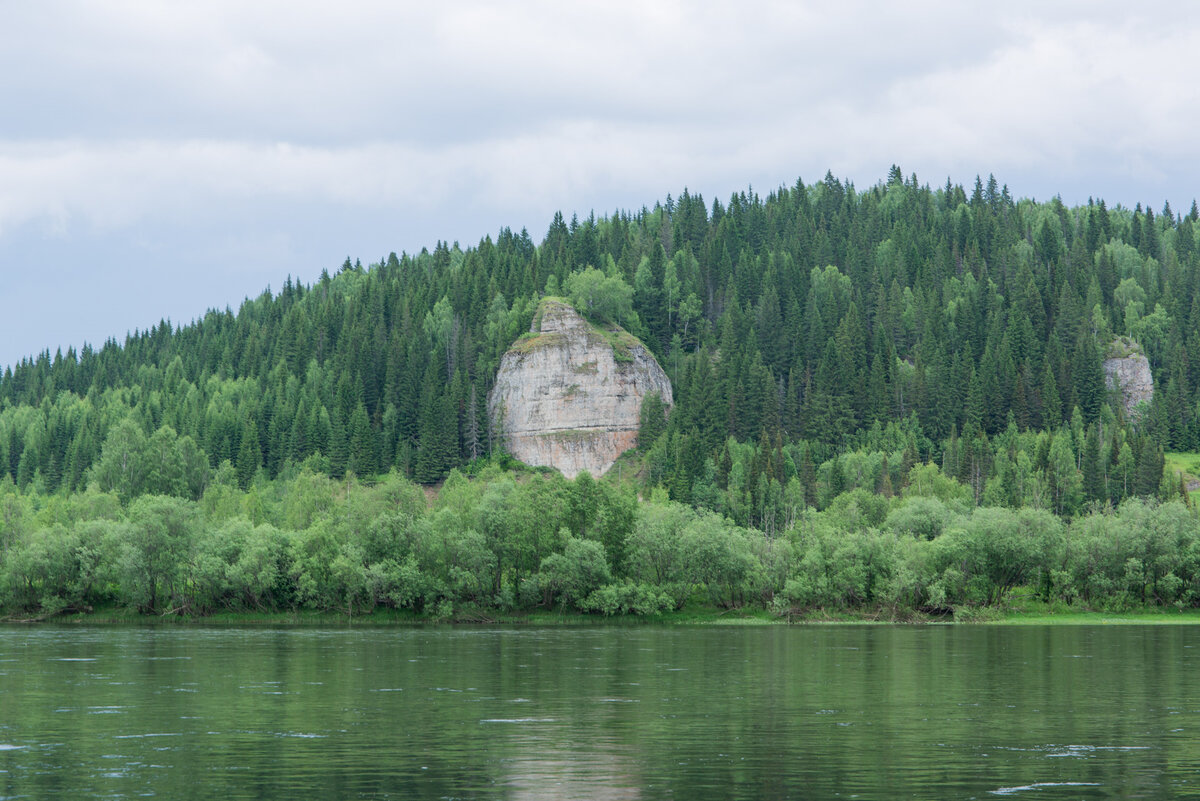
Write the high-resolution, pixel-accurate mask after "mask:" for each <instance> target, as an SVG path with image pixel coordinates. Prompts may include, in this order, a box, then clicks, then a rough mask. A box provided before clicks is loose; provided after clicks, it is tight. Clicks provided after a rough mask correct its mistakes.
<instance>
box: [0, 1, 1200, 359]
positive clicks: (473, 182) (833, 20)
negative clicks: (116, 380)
mask: <svg viewBox="0 0 1200 801" xmlns="http://www.w3.org/2000/svg"><path fill="white" fill-rule="evenodd" d="M443 5H444V6H445V7H444V8H443V7H441V6H436V7H435V6H434V5H433V4H416V3H411V4H405V3H400V4H397V3H390V2H362V3H350V4H348V5H346V6H345V9H346V10H345V11H340V12H336V13H335V12H332V11H330V10H329V7H328V5H327V4H317V3H305V2H286V3H285V2H262V3H236V2H219V1H215V0H214V1H213V2H191V3H188V2H184V3H170V4H147V3H142V2H134V1H133V0H128V2H111V3H104V4H94V3H86V2H58V3H54V2H50V3H39V4H17V5H15V6H13V7H12V8H7V9H6V14H5V16H6V19H5V25H4V26H3V28H0V102H2V103H3V104H4V107H5V108H6V109H9V110H11V112H12V113H8V114H6V117H5V121H4V123H3V125H2V126H0V273H3V275H4V276H5V277H6V278H9V277H12V276H16V275H18V274H19V275H20V276H21V278H20V286H21V287H22V291H24V292H27V293H31V294H32V295H33V296H35V297H36V296H38V295H39V294H40V293H49V292H51V291H53V292H54V293H55V295H56V297H57V298H58V299H59V305H60V306H61V308H62V311H61V312H59V311H55V312H53V313H45V312H43V311H40V310H36V309H35V310H32V311H29V310H26V309H25V308H22V307H20V306H18V307H15V308H10V309H9V310H8V311H7V312H6V313H5V314H4V315H3V316H2V317H0V364H3V363H7V362H11V361H13V360H15V359H18V358H20V357H21V356H22V355H25V354H27V353H30V352H33V351H36V350H40V349H41V348H42V347H44V346H49V347H51V348H53V347H55V346H56V345H57V344H60V343H61V344H63V345H64V346H65V345H66V344H68V343H75V344H78V343H79V342H81V341H82V340H83V339H85V338H87V339H90V340H92V341H97V340H103V338H105V337H106V336H108V335H110V334H121V333H123V332H124V331H125V330H126V329H128V328H131V327H135V326H145V325H147V324H150V323H153V322H155V321H156V320H157V319H158V317H159V316H160V315H165V314H170V315H172V316H174V317H176V318H177V319H183V320H185V321H186V320H187V319H190V317H192V316H194V315H196V314H199V313H201V312H202V311H203V310H204V308H205V307H206V306H208V305H214V304H216V305H223V303H225V302H230V303H235V304H236V302H237V301H238V299H239V298H240V297H241V296H243V295H245V294H247V293H251V294H252V293H255V292H257V291H258V290H259V289H261V288H262V287H263V286H265V285H266V284H267V283H271V284H274V285H275V286H278V284H279V283H280V281H281V279H282V277H283V276H284V275H286V274H288V273H289V272H290V273H292V274H294V275H299V276H300V277H302V278H304V279H306V280H311V279H312V278H315V277H316V275H317V274H318V273H319V271H320V270H321V269H322V268H325V267H330V268H332V267H336V265H337V263H339V262H340V260H341V258H342V257H344V256H345V255H346V254H347V253H350V254H351V255H355V256H362V258H363V259H364V260H369V259H375V258H378V257H379V256H381V255H383V254H385V253H386V252H387V251H388V250H391V249H395V250H401V249H408V250H418V249H420V247H421V246H423V245H431V244H432V243H433V242H434V241H435V240H436V239H460V240H462V241H463V242H464V243H470V242H473V241H475V240H477V239H478V238H480V237H481V236H483V235H484V234H486V233H489V232H491V233H494V232H495V230H496V229H497V228H498V227H499V226H501V225H510V226H512V227H514V228H520V227H522V226H527V227H528V228H529V229H530V231H531V232H532V233H533V235H534V236H535V237H537V236H540V234H541V232H543V231H544V230H545V226H546V224H547V223H548V221H549V218H550V215H551V214H552V213H553V212H554V211H555V210H556V209H562V210H564V211H565V212H567V213H568V214H570V213H571V212H572V211H579V212H580V213H582V214H586V213H587V212H588V211H589V210H592V209H596V210H597V211H600V212H602V213H603V212H606V211H611V210H613V209H615V208H618V207H621V208H630V207H632V208H638V207H640V206H641V205H643V204H644V203H651V202H653V201H654V199H656V198H661V197H664V196H665V194H666V193H667V192H677V191H678V190H679V189H681V188H682V187H683V186H684V185H687V186H688V187H689V188H691V189H692V191H697V192H703V193H704V194H705V196H706V197H708V198H709V199H711V198H712V196H713V195H719V196H722V197H725V196H727V195H728V193H729V192H731V191H735V190H737V189H739V188H744V187H745V186H746V185H747V184H749V183H752V184H754V185H755V187H756V188H759V189H763V190H765V189H770V188H773V187H774V186H777V185H779V184H782V183H791V182H793V181H794V180H795V179H796V177H797V176H803V177H804V178H805V179H806V180H810V181H811V180H818V179H820V177H821V176H823V175H824V173H825V171H826V169H832V170H833V171H834V172H835V173H836V174H839V175H842V176H845V177H848V178H851V179H852V180H854V181H856V182H857V183H859V184H860V185H864V184H868V183H871V182H874V181H876V180H878V179H880V178H881V177H883V175H884V174H885V173H886V170H887V168H888V166H889V165H890V164H891V163H892V162H898V163H899V164H900V165H901V166H902V167H903V168H904V169H905V171H906V172H911V171H916V172H917V173H918V175H919V176H920V177H921V178H922V179H923V180H928V181H930V182H931V183H934V184H940V183H942V182H943V181H944V180H945V179H946V177H947V176H950V177H951V178H952V179H953V180H955V181H957V182H962V183H970V182H972V181H973V180H974V176H975V175H976V174H977V173H981V174H984V175H986V174H987V173H989V172H992V173H995V174H996V176H997V177H998V178H999V179H1000V180H1002V181H1004V182H1006V183H1008V184H1009V186H1010V187H1011V188H1012V191H1013V192H1014V193H1015V194H1017V195H1032V196H1038V197H1041V198H1046V197H1049V196H1050V195H1052V194H1055V193H1062V194H1063V196H1064V198H1065V199H1066V200H1067V201H1068V202H1081V201H1083V200H1084V199H1086V197H1087V196H1089V195H1096V196H1103V197H1105V198H1106V199H1108V200H1109V202H1110V203H1115V202H1123V203H1125V204H1127V205H1132V204H1133V203H1134V202H1137V201H1142V202H1147V203H1151V204H1153V205H1154V206H1155V207H1156V208H1158V207H1159V206H1160V205H1161V203H1162V201H1163V200H1165V199H1170V200H1171V202H1172V203H1173V204H1174V205H1175V206H1176V207H1177V208H1186V206H1187V204H1189V203H1190V201H1191V198H1192V197H1193V195H1195V194H1196V191H1195V188H1194V187H1195V186H1196V184H1197V178H1198V177H1200V175H1198V173H1200V166H1197V165H1196V164H1195V162H1194V160H1193V159H1190V158H1189V157H1188V155H1187V154H1188V150H1189V148H1188V146H1189V144H1190V142H1191V139H1192V131H1194V130H1195V129H1196V127H1197V122H1200V121H1198V120H1197V114H1198V110H1200V103H1198V102H1197V101H1198V100H1200V97H1198V92H1200V89H1198V88H1197V84H1196V81H1195V80H1194V76H1193V71H1192V67H1191V64H1192V54H1193V53H1195V52H1197V50H1198V46H1200V25H1197V24H1196V23H1197V22H1198V21H1200V20H1197V17H1198V16H1200V12H1196V11H1192V10H1191V9H1190V8H1188V7H1184V8H1179V7H1169V6H1166V5H1165V4H1158V5H1155V4H1150V5H1140V6H1137V7H1136V8H1135V7H1132V6H1129V5H1128V4H1127V3H1123V4H1119V3H1090V2H1087V3H1085V2H1074V3H1066V4H1056V5H1055V6H1054V7H1053V8H1052V9H1050V10H1046V9H1043V8H1042V4H1036V3H1016V4H1004V5H1003V6H997V7H995V8H992V7H987V8H983V7H977V4H963V3H951V2H917V3H908V4H894V3H893V4H877V3H866V2H855V1H854V0H851V1H850V2H844V3H839V4H836V5H835V4H817V3H771V2H751V3H745V4H741V5H739V6H737V7H736V8H735V7H731V6H729V5H727V4H717V3H688V4H684V3H669V2H665V3H654V4H635V3H606V4H561V3H553V2H526V3H519V4H492V3H482V2H477V3H462V4H443ZM47 254H53V255H54V258H55V260H56V262H57V264H56V270H55V271H43V270H38V269H35V265H37V264H38V263H40V262H41V260H42V259H43V258H44V257H45V256H46V255H47ZM97 276H100V277H102V279H103V280H97ZM15 285H16V281H15V280H14V281H10V286H15ZM108 285H111V287H112V289H111V290H109V291H110V292H111V294H112V297H111V298H107V299H106V298H105V291H106V290H105V286H108ZM130 287H138V288H139V291H141V292H143V295H144V296H142V297H136V298H132V299H130V295H131V290H130ZM118 294H122V297H121V298H120V299H119V300H118V299H117V295H118ZM85 321H86V324H85Z"/></svg>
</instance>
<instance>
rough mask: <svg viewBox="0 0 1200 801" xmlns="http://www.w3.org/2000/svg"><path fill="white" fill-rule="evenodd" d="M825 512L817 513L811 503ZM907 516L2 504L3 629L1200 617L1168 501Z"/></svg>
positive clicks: (921, 490) (210, 496) (458, 479)
mask: <svg viewBox="0 0 1200 801" xmlns="http://www.w3.org/2000/svg"><path fill="white" fill-rule="evenodd" d="M824 483H825V480H824V479H823V480H822V481H821V484H822V487H821V489H820V491H821V492H832V490H831V489H829V488H826V487H824V486H823V485H824ZM905 484H906V486H905V489H904V490H903V492H902V494H901V495H898V496H895V497H891V498H889V497H886V496H885V495H883V494H880V493H876V492H872V491H868V490H865V489H862V488H858V489H853V490H848V491H845V492H842V493H840V494H838V495H837V496H835V497H834V499H833V500H832V501H831V502H830V503H829V505H828V507H827V508H826V509H824V510H823V511H817V510H816V509H814V508H813V507H812V506H811V505H807V504H804V503H803V501H802V500H797V501H795V502H793V504H792V507H793V508H792V510H791V512H790V514H789V515H788V516H787V517H786V519H785V520H782V521H780V524H779V525H778V526H777V527H776V528H775V529H774V530H773V531H772V532H771V533H767V532H765V531H763V530H760V529H756V528H749V527H746V526H742V525H739V524H737V523H736V522H734V521H733V520H732V519H730V518H729V517H726V516H723V515H720V514H717V513H714V512H712V511H710V510H707V509H696V508H693V507H691V506H688V505H685V504H681V503H678V502H676V501H671V500H670V499H669V498H668V497H667V495H666V492H665V491H663V490H661V489H659V490H655V491H654V492H653V493H652V495H651V497H650V498H648V499H645V500H641V501H639V500H638V498H637V495H636V492H635V487H634V485H633V484H632V483H630V482H625V483H619V482H617V481H614V480H611V479H605V480H603V481H599V482H597V481H594V480H593V479H592V478H591V477H590V476H588V475H587V474H586V473H584V474H582V475H580V476H579V477H578V478H577V479H575V480H574V481H567V480H566V479H564V478H562V476H561V475H559V474H557V473H553V472H550V473H546V472H542V473H535V474H529V473H514V472H511V471H503V470H501V469H500V468H498V467H496V466H491V467H488V468H486V469H484V470H483V471H482V472H481V473H480V474H479V475H477V476H475V477H474V478H467V477H464V476H463V475H462V474H460V473H459V472H458V471H457V470H455V471H452V472H451V474H450V477H449V479H448V480H447V481H446V483H445V486H444V487H443V488H442V490H441V492H440V493H439V494H438V496H437V498H436V500H435V501H434V502H433V503H432V504H431V505H430V504H429V503H427V499H426V495H425V493H424V491H423V490H422V489H421V488H420V487H419V486H418V485H415V484H412V483H411V482H409V481H408V480H407V479H405V478H403V477H402V476H399V475H398V474H396V473H391V474H389V475H387V476H384V477H382V478H381V480H379V481H378V482H377V483H374V484H373V485H365V484H360V483H359V482H358V481H357V480H355V479H353V478H350V479H347V480H342V481H338V480H335V479H332V478H330V477H328V476H326V475H323V474H319V473H314V472H312V471H310V470H308V469H302V470H299V471H293V472H292V474H291V475H287V476H284V477H281V478H279V479H276V480H275V481H271V482H260V483H258V484H255V485H253V486H252V487H251V488H250V489H249V490H248V491H242V490H240V489H239V488H238V486H237V478H236V476H235V475H234V474H233V473H232V471H230V470H225V471H223V474H220V475H218V476H216V477H215V478H214V480H213V481H212V482H211V483H210V484H209V485H208V487H207V488H206V490H205V492H204V494H203V496H202V497H201V498H200V500H198V501H193V500H188V499H185V498H179V497H174V496H169V495H150V494H147V495H142V496H140V497H139V498H137V499H135V500H133V501H132V502H130V503H129V504H123V503H122V502H121V498H120V497H119V496H118V495H117V494H116V493H115V492H101V491H99V490H98V489H96V488H95V487H92V488H91V489H89V490H88V491H86V492H83V493H76V494H71V495H64V494H57V495H52V496H40V495H37V494H29V493H21V492H19V491H17V489H16V488H15V487H14V486H13V484H12V482H11V480H10V479H7V478H6V479H5V480H4V481H3V482H0V516H2V517H3V519H4V521H5V529H4V530H5V532H6V533H5V539H4V541H3V543H0V546H2V548H3V551H2V552H3V557H4V558H3V560H0V609H4V610H6V611H7V613H8V614H9V615H12V616H15V617H28V616H48V615H52V614H55V613H58V612H63V611H71V610H89V609H93V608H96V607H106V606H110V605H114V604H115V605H122V606H125V607H128V608H131V609H136V610H139V611H141V612H144V613H147V614H157V615H164V614H183V613H186V614H208V613H212V612H217V611H223V610H233V611H252V612H257V611H280V610H285V611H287V610H303V609H309V610H322V611H331V612H337V613H340V614H345V615H359V614H363V613H366V612H370V611H372V610H376V609H381V608H382V609H397V610H411V611H412V612H413V613H417V614H424V615H428V616H432V617H437V618H452V617H455V616H457V617H459V618H460V619H479V617H480V616H484V615H491V614H495V612H496V611H501V612H510V611H514V610H528V609H534V608H544V609H569V610H578V611H584V612H593V613H598V614H606V615H612V614H654V613H657V612H663V611H667V610H674V609H680V608H684V607H685V606H688V605H703V606H707V607H735V606H747V605H749V606H756V607H759V608H766V609H771V610H774V611H777V612H779V613H783V612H790V611H795V610H806V609H828V610H847V609H849V610H854V609H858V610H864V611H866V612H868V613H872V614H878V613H883V614H887V615H892V616H898V617H905V616H909V615H911V614H913V613H916V612H925V613H935V614H937V613H943V612H946V611H949V610H952V609H953V610H956V611H958V612H961V611H963V610H965V609H979V608H984V607H991V606H995V605H997V604H1001V603H1003V602H1004V601H1005V600H1006V599H1007V598H1008V596H1009V595H1010V593H1012V592H1013V591H1014V590H1016V589H1018V588H1024V589H1023V592H1024V593H1025V594H1026V595H1027V596H1030V597H1036V598H1040V599H1042V600H1043V601H1045V602H1048V603H1050V604H1062V605H1071V606H1078V605H1086V606H1088V607H1091V608H1103V609H1113V610H1121V609H1129V608H1135V607H1144V606H1161V607H1167V608H1172V609H1174V608H1186V607H1196V606H1200V521H1198V520H1197V518H1196V516H1195V515H1194V514H1193V513H1192V511H1191V510H1190V509H1189V508H1188V507H1187V506H1186V505H1184V504H1183V503H1181V502H1179V501H1172V502H1168V503H1162V502H1159V501H1156V500H1151V501H1143V500H1141V499H1130V500H1127V501H1125V502H1124V503H1122V504H1121V505H1120V507H1118V508H1117V509H1116V510H1115V511H1114V510H1113V509H1112V508H1111V507H1109V508H1107V509H1105V510H1102V511H1097V512H1093V513H1090V514H1085V515H1081V516H1077V517H1075V518H1073V519H1071V520H1070V521H1068V522H1064V521H1063V519H1062V518H1060V517H1059V516H1057V515H1054V514H1053V513H1051V512H1049V511H1047V510H1043V509H1036V508H1029V507H1022V508H1018V509H1010V508H1005V507H993V506H976V505H975V504H974V502H973V499H972V491H971V489H970V487H968V486H966V485H963V484H961V483H959V482H958V481H956V480H955V479H953V478H950V477H948V476H945V475H944V474H943V473H942V471H941V469H940V468H939V467H938V466H937V465H934V464H923V465H914V466H913V467H912V468H911V469H910V471H909V474H908V476H907V477H906V481H905Z"/></svg>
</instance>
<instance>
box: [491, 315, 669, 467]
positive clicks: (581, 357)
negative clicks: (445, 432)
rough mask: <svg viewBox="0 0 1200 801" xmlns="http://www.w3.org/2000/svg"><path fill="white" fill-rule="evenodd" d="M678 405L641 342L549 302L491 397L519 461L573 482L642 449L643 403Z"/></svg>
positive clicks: (503, 363) (494, 415)
mask: <svg viewBox="0 0 1200 801" xmlns="http://www.w3.org/2000/svg"><path fill="white" fill-rule="evenodd" d="M652 392H657V393H659V394H660V395H661V396H662V399H663V402H664V403H666V404H668V405H670V404H671V403H672V396H671V382H670V381H669V380H667V376H666V373H664V372H663V370H662V368H661V367H659V365H658V362H657V361H655V360H654V356H653V355H652V354H651V353H650V351H648V350H647V349H646V346H645V345H643V344H642V343H641V342H639V341H638V339H637V338H636V337H634V336H632V335H631V334H629V333H628V332H626V331H625V330H624V329H622V328H620V327H618V326H612V327H610V328H601V327H599V326H596V325H593V324H591V323H589V322H588V321H587V320H585V319H584V318H583V317H581V316H580V315H579V313H578V312H576V311H575V309H574V308H572V307H571V306H570V305H569V304H567V303H566V302H565V301H563V300H559V299H556V298H546V299H544V300H543V301H542V302H541V304H540V305H539V306H538V311H537V314H536V315H535V317H534V320H533V325H532V327H531V328H530V332H529V333H528V334H525V335H524V336H522V337H521V338H520V339H518V340H517V341H516V342H515V343H513V346H512V347H511V348H509V350H508V352H507V353H505V354H504V356H503V358H502V359H501V360H500V370H499V372H498V373H497V375H496V384H495V386H494V387H493V388H492V391H491V393H490V394H489V395H488V414H489V415H490V417H491V420H492V425H493V428H494V430H496V431H498V432H500V434H501V436H502V437H503V438H504V441H505V445H506V446H507V448H508V451H509V453H511V454H512V455H513V456H515V457H516V458H518V459H520V460H521V461H523V462H525V463H526V464H531V465H546V466H549V467H555V468H558V469H559V470H560V471H562V473H563V475H565V476H566V477H567V478H574V477H575V476H576V475H577V474H578V473H580V472H581V471H583V470H587V471H588V472H590V473H591V474H592V475H594V476H599V475H601V474H602V473H604V472H605V471H606V470H608V468H610V467H612V465H613V463H614V462H615V461H616V460H617V457H618V456H620V455H621V454H622V453H624V452H625V451H627V450H629V449H630V448H632V447H634V446H635V445H636V444H637V431H638V416H639V413H640V412H641V408H642V400H643V399H644V398H645V397H646V396H647V395H649V394H650V393H652Z"/></svg>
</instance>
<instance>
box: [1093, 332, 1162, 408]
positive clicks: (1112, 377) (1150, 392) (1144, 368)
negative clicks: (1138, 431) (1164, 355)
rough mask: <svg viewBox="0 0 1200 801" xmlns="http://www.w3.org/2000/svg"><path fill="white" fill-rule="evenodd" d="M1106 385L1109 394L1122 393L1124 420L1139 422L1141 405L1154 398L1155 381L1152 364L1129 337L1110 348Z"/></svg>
mask: <svg viewBox="0 0 1200 801" xmlns="http://www.w3.org/2000/svg"><path fill="white" fill-rule="evenodd" d="M1104 382H1105V384H1106V385H1107V387H1108V388H1109V389H1110V390H1115V391H1119V392H1120V393H1121V404H1122V405H1123V406H1124V407H1125V416H1126V417H1128V418H1130V419H1136V418H1137V417H1138V415H1139V414H1140V412H1139V410H1138V404H1140V403H1142V402H1143V401H1144V402H1146V403H1149V402H1150V400H1151V399H1152V398H1153V397H1154V377H1153V376H1152V375H1151V374H1150V362H1149V361H1148V360H1147V359H1146V355H1145V354H1144V353H1142V348H1141V346H1140V345H1138V344H1137V343H1136V342H1134V341H1133V340H1132V339H1130V338H1129V337H1118V338H1117V339H1115V340H1114V341H1113V342H1112V344H1111V345H1109V348H1108V358H1107V359H1105V360H1104Z"/></svg>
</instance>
